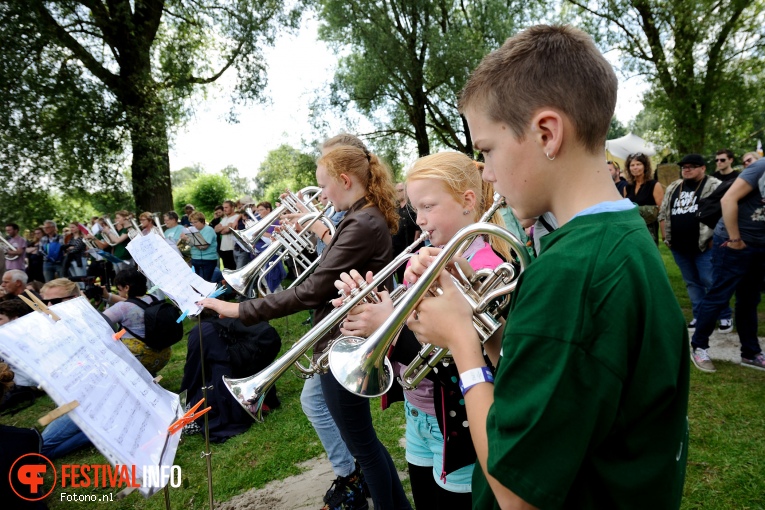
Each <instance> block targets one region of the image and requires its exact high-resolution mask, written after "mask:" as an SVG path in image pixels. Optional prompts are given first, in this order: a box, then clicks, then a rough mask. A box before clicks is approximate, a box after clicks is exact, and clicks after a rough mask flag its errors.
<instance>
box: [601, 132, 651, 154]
mask: <svg viewBox="0 0 765 510" xmlns="http://www.w3.org/2000/svg"><path fill="white" fill-rule="evenodd" d="M606 151H608V153H610V154H611V155H612V156H614V157H616V158H619V159H627V156H629V155H630V154H635V153H636V152H642V153H643V154H645V155H646V156H655V155H656V149H655V148H654V145H653V144H652V143H650V142H646V141H645V140H643V139H642V138H640V137H639V136H638V135H636V134H633V133H628V134H627V135H625V136H623V137H621V138H615V139H613V140H607V141H606Z"/></svg>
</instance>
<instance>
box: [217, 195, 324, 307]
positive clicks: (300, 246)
mask: <svg viewBox="0 0 765 510" xmlns="http://www.w3.org/2000/svg"><path fill="white" fill-rule="evenodd" d="M328 210H329V207H327V208H325V209H324V211H323V212H313V213H308V214H306V215H304V216H302V217H301V218H300V219H298V220H297V223H298V224H299V225H300V226H301V227H302V228H301V230H300V232H298V231H297V230H296V229H295V228H294V227H292V226H291V225H285V226H283V227H282V228H281V229H280V230H279V231H278V232H274V233H273V235H272V237H273V241H272V242H271V244H270V245H268V247H267V248H266V249H265V250H263V251H262V252H261V253H260V254H258V256H257V257H255V258H254V259H253V260H252V261H250V262H249V263H248V264H247V265H245V266H244V267H241V268H239V269H236V270H224V271H223V279H224V280H226V283H227V284H228V285H229V286H230V287H231V288H232V289H234V290H235V291H236V292H238V293H239V294H241V295H242V296H244V297H246V298H249V299H254V298H256V297H258V293H260V295H265V294H268V284H267V282H266V275H268V273H269V272H270V271H271V270H273V269H274V268H275V267H276V265H277V264H281V263H282V260H283V259H284V257H286V256H287V255H290V256H291V257H292V260H293V262H294V263H295V271H296V273H297V278H295V280H294V281H293V282H292V284H291V285H290V287H289V288H292V287H296V286H298V285H300V284H301V283H303V281H304V280H305V279H306V278H307V277H308V275H310V274H311V273H312V272H313V270H314V269H315V268H316V266H317V265H318V264H319V259H318V258H314V259H311V257H310V255H312V254H313V253H315V252H316V245H315V243H314V242H313V241H312V240H311V239H310V238H311V236H312V235H313V234H312V233H311V231H310V228H311V225H313V224H314V223H315V222H317V221H321V222H322V223H323V224H324V226H326V227H327V228H328V229H329V232H330V234H331V235H334V234H335V225H334V224H333V223H332V221H330V220H329V219H328V218H327V217H326V216H325V213H326V211H328ZM274 256H276V258H275V259H274V260H271V259H272V258H273V257H274Z"/></svg>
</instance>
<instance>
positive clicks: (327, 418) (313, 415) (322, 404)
mask: <svg viewBox="0 0 765 510" xmlns="http://www.w3.org/2000/svg"><path fill="white" fill-rule="evenodd" d="M300 405H301V406H303V412H304V413H305V415H306V416H307V417H308V421H310V422H311V425H313V428H314V430H315V431H316V434H317V435H318V436H319V440H320V441H321V444H322V445H323V446H324V451H326V452H327V457H329V462H330V463H331V464H332V471H334V472H335V475H336V476H348V475H350V474H351V473H353V471H354V470H355V469H356V460H355V459H354V458H353V455H351V452H350V451H349V450H348V447H347V446H345V442H344V441H343V437H342V436H341V435H340V429H338V428H337V425H336V424H335V420H333V419H332V415H331V414H329V409H327V402H326V401H325V400H324V393H323V392H322V391H321V379H319V378H318V377H317V376H314V377H311V378H309V379H306V381H305V384H304V385H303V392H302V393H301V394H300Z"/></svg>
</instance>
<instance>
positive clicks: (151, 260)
mask: <svg viewBox="0 0 765 510" xmlns="http://www.w3.org/2000/svg"><path fill="white" fill-rule="evenodd" d="M127 249H128V251H129V252H130V254H131V255H132V256H133V260H135V261H136V263H137V264H138V267H140V268H141V271H142V272H143V273H144V274H145V275H146V277H147V278H149V280H151V281H152V282H153V283H154V284H155V285H157V286H159V288H160V289H162V291H163V292H164V293H165V294H167V296H168V297H169V298H170V299H172V300H173V301H174V302H175V304H176V305H177V306H178V308H179V309H180V310H181V311H188V314H189V315H191V316H193V315H197V314H199V312H201V311H202V307H200V306H198V305H197V304H196V303H197V301H199V300H200V299H203V298H205V297H207V296H208V295H209V294H211V293H212V292H213V291H214V290H215V284H214V283H210V282H207V281H205V280H204V279H202V278H201V277H200V276H199V275H197V274H195V273H194V272H193V271H192V270H191V268H190V267H189V266H187V265H186V263H185V262H184V261H183V257H181V256H180V254H178V253H177V252H176V251H174V250H173V249H172V248H170V246H168V245H167V243H166V242H165V240H164V239H162V238H161V237H160V236H159V235H157V234H155V233H153V232H152V233H150V234H149V235H146V236H137V237H136V238H134V239H133V240H132V241H130V243H129V244H128V245H127Z"/></svg>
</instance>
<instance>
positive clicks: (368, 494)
mask: <svg viewBox="0 0 765 510" xmlns="http://www.w3.org/2000/svg"><path fill="white" fill-rule="evenodd" d="M356 472H357V473H358V474H359V480H361V488H362V489H364V497H365V498H371V497H372V493H371V492H369V485H367V479H366V478H365V477H364V472H363V471H362V470H361V466H359V462H358V461H356Z"/></svg>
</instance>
